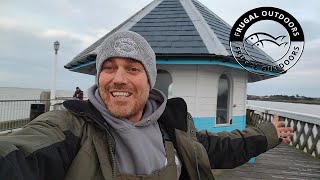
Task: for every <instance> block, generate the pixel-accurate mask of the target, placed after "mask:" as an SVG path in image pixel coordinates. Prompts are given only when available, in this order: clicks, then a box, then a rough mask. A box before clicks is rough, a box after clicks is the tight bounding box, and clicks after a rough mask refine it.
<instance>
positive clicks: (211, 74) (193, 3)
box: [65, 0, 271, 131]
mask: <svg viewBox="0 0 320 180" xmlns="http://www.w3.org/2000/svg"><path fill="white" fill-rule="evenodd" d="M122 30H131V31H135V32H137V33H139V34H141V35H142V36H143V37H144V38H145V39H146V40H147V41H148V42H149V43H150V45H151V46H152V48H153V49H154V51H155V53H156V56H157V68H158V78H157V83H156V86H155V87H156V88H157V89H160V90H162V91H163V92H164V93H165V94H166V95H167V96H168V97H169V98H170V97H182V98H184V99H185V100H186V102H187V104H188V111H189V112H190V113H191V114H192V116H193V117H194V120H195V125H196V127H197V128H198V130H202V129H208V130H209V131H223V130H226V131H231V130H233V129H235V128H238V129H243V128H245V124H246V122H245V121H246V117H245V116H246V98H247V97H246V96H247V83H248V82H256V81H260V80H263V79H266V78H271V77H270V76H259V75H256V74H252V73H248V72H247V71H245V70H244V69H243V68H242V67H241V66H240V65H239V64H238V63H237V62H236V61H235V60H234V58H233V56H232V54H231V51H230V47H229V33H230V30H231V27H230V26H229V25H228V24H227V23H226V22H225V21H223V20H222V19H221V18H219V17H218V16H217V15H216V14H214V13H213V12H212V11H211V10H209V9H208V8H207V7H205V6H204V5H202V4H201V3H200V2H199V1H197V0H155V1H153V2H151V3H150V4H149V5H147V6H146V7H144V8H143V9H142V10H140V11H139V12H137V13H136V14H135V15H134V16H132V17H130V18H129V19H128V20H126V21H125V22H123V23H122V24H120V25H119V26H118V27H116V28H115V29H113V30H112V31H111V32H110V33H108V34H106V35H105V36H103V37H102V38H101V39H99V40H98V41H96V42H95V43H94V44H92V45H91V46H89V47H88V48H87V49H85V50H84V51H83V52H81V53H80V54H78V55H77V56H76V57H75V58H74V59H73V60H72V61H71V62H70V63H68V64H67V65H65V68H67V69H69V70H70V71H75V72H79V73H85V74H91V75H95V73H96V70H95V55H94V54H93V51H94V50H95V49H96V47H98V46H99V45H100V44H101V43H102V41H103V40H104V39H105V38H106V37H108V36H109V35H110V34H112V33H114V32H116V31H122ZM251 53H252V54H255V56H256V57H258V58H259V59H260V60H261V62H265V61H266V60H268V58H269V57H268V56H267V55H266V54H264V53H263V52H262V51H258V50H255V49H253V48H252V49H251Z"/></svg>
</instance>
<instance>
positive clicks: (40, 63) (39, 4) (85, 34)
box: [0, 0, 320, 97]
mask: <svg viewBox="0 0 320 180" xmlns="http://www.w3.org/2000/svg"><path fill="white" fill-rule="evenodd" d="M150 2H151V0H137V1H132V0H121V1H117V0H91V1H88V0H55V1H48V0H43V1H39V0H28V1H17V0H2V1H1V3H0V87H29V88H45V89H49V88H50V80H51V79H50V78H51V66H52V62H53V53H54V50H53V42H54V41H56V40H58V41H60V43H61V47H60V50H59V59H58V71H57V89H61V90H73V89H74V87H76V86H80V87H82V89H87V88H88V87H90V86H91V85H92V83H93V82H94V77H93V76H89V75H84V74H80V73H74V72H70V71H68V70H66V69H64V68H63V66H64V65H65V64H67V63H68V62H70V61H71V60H72V58H73V57H74V56H76V55H77V54H79V53H80V52H81V51H82V50H83V49H84V48H86V47H88V46H89V45H91V44H92V43H94V42H95V41H96V40H97V39H99V38H100V37H102V36H103V35H105V34H106V33H108V32H109V31H110V30H112V29H113V28H114V27H116V26H117V25H119V24H120V23H122V22H123V21H125V20H126V19H128V18H129V17H130V16H132V15H133V14H134V13H136V12H137V11H139V10H140V9H141V8H143V7H144V6H146V5H147V4H149V3H150ZM200 2H201V3H203V4H204V5H206V6H207V7H208V8H209V9H211V10H212V11H213V12H214V13H215V14H217V15H218V16H220V17H221V18H222V19H224V20H225V21H226V22H227V23H228V24H230V25H231V26H232V25H233V23H234V22H235V21H236V20H237V18H239V17H240V16H241V15H242V14H243V13H245V12H247V11H249V10H251V9H253V8H256V7H261V6H273V7H278V8H280V9H283V10H285V11H287V12H289V13H290V14H291V15H293V16H294V17H295V18H296V19H297V20H298V21H299V23H300V25H301V26H302V28H303V30H304V35H305V39H306V42H305V49H304V53H303V54H302V57H301V59H300V61H299V62H298V63H297V64H296V65H295V66H294V67H293V68H291V69H290V70H289V71H288V73H287V74H285V75H283V76H281V77H278V78H273V79H269V80H265V81H261V82H257V83H252V84H250V85H249V88H248V94H255V95H270V94H288V95H295V94H299V95H305V96H312V97H319V96H320V95H319V90H320V82H319V81H318V78H319V77H320V71H319V70H320V61H319V60H318V57H317V55H318V52H319V50H320V33H319V29H320V20H319V19H320V3H319V2H318V1H316V0H313V1H311V0H310V1H307V2H306V1H298V0H296V1H293V0H281V1H279V0H269V1H264V0H256V1H254V0H242V1H238V0H228V1H216V0H200ZM266 28H268V27H266Z"/></svg>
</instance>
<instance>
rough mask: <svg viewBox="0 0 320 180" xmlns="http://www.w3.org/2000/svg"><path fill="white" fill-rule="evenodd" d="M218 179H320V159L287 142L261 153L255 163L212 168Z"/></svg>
mask: <svg viewBox="0 0 320 180" xmlns="http://www.w3.org/2000/svg"><path fill="white" fill-rule="evenodd" d="M212 171H213V174H214V176H215V178H216V179H218V180H225V179H299V180H300V179H317V180H320V159H317V158H315V157H313V156H311V155H309V154H307V153H304V152H302V151H300V150H298V149H296V148H293V147H290V146H288V145H287V144H280V145H279V146H277V147H276V148H274V149H271V150H270V151H268V152H266V153H263V154H261V155H260V156H258V157H257V158H256V162H255V163H253V164H250V163H246V164H244V165H242V166H240V167H237V168H235V169H228V170H226V169H223V170H212Z"/></svg>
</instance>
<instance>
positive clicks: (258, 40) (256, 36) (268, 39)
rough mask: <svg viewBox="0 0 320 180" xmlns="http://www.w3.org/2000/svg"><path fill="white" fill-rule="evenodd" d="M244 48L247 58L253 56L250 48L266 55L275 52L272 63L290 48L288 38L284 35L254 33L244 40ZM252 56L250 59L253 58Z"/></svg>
mask: <svg viewBox="0 0 320 180" xmlns="http://www.w3.org/2000/svg"><path fill="white" fill-rule="evenodd" d="M243 41H244V42H243V43H244V47H245V50H246V52H247V54H248V55H249V56H251V55H253V54H252V53H250V50H249V49H250V48H254V49H256V50H262V51H264V52H267V54H273V52H274V51H275V49H276V51H277V54H276V55H273V58H272V59H273V62H276V61H278V60H279V59H281V58H282V57H283V56H284V55H285V54H286V53H287V52H288V49H289V47H290V37H289V36H286V35H279V36H273V35H271V34H269V33H266V32H256V33H253V34H251V35H249V36H248V37H247V38H244V40H243ZM253 56H254V55H253ZM253 56H252V57H253Z"/></svg>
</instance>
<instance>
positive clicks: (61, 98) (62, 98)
mask: <svg viewBox="0 0 320 180" xmlns="http://www.w3.org/2000/svg"><path fill="white" fill-rule="evenodd" d="M69 99H74V98H73V97H57V98H56V99H6V100H0V102H18V101H54V100H69Z"/></svg>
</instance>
